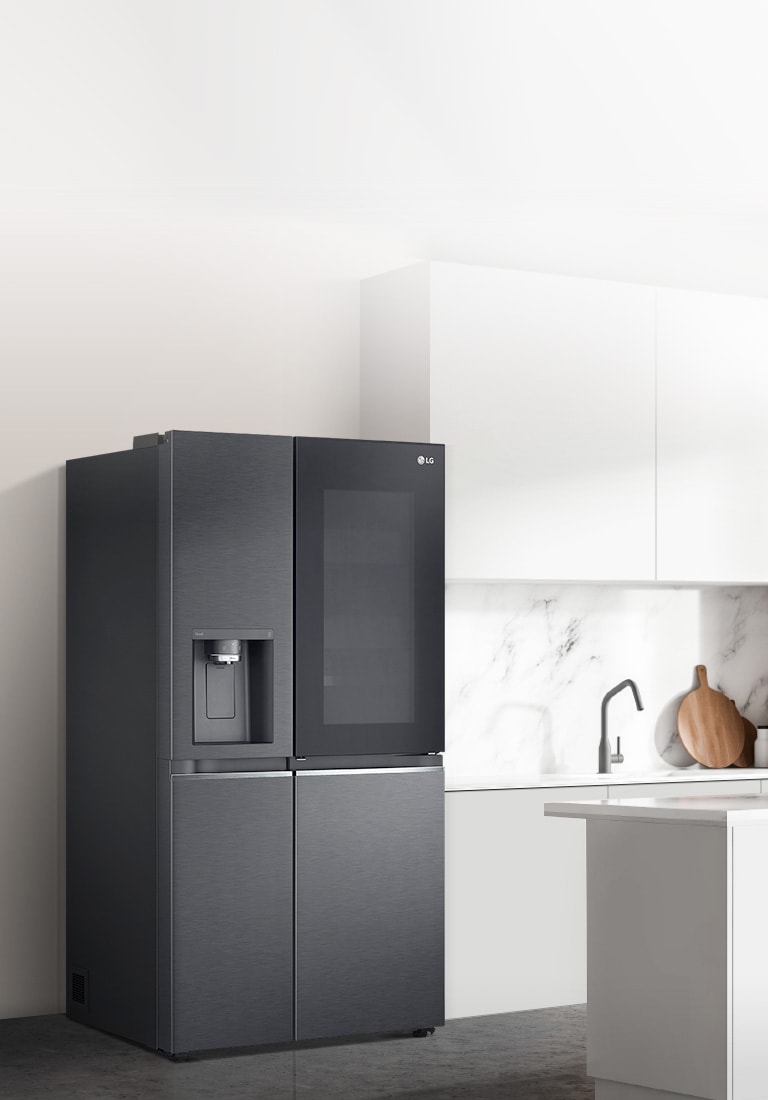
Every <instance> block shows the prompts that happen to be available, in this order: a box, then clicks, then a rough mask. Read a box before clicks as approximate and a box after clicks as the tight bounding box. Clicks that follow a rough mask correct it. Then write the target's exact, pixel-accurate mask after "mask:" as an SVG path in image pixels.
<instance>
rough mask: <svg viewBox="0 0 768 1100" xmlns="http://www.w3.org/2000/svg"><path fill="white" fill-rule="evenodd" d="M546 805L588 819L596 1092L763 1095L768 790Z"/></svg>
mask: <svg viewBox="0 0 768 1100" xmlns="http://www.w3.org/2000/svg"><path fill="white" fill-rule="evenodd" d="M724 792H725V797H717V798H710V799H706V798H704V799H702V798H686V797H682V798H681V797H680V796H679V794H680V792H679V790H677V789H676V790H675V795H674V796H672V797H670V796H669V790H667V797H665V798H661V799H656V800H654V799H652V798H651V799H643V800H642V801H641V802H640V803H638V802H637V801H633V800H632V799H627V800H625V799H619V800H617V801H612V802H610V803H608V804H605V803H603V804H597V805H593V806H583V805H580V804H578V803H577V804H575V805H574V804H573V802H572V801H566V802H564V803H562V802H561V803H560V804H559V805H558V804H557V803H555V804H551V805H549V806H548V807H547V808H546V811H545V812H546V813H547V814H548V815H552V816H554V817H557V818H558V819H564V820H567V821H568V822H569V823H570V822H571V821H572V820H574V819H576V820H579V819H583V818H586V826H587V956H588V963H587V974H588V1000H587V1072H588V1074H589V1075H590V1076H592V1077H594V1078H595V1096H596V1098H598V1100H671V1098H673V1097H676V1098H685V1097H687V1098H689V1100H694V1098H696V1100H766V1097H768V1071H767V1070H766V1067H765V1056H764V1030H765V1019H766V1015H768V956H766V954H765V952H763V951H762V947H761V943H760V933H761V930H762V929H763V928H765V926H766V924H767V923H768V881H766V877H765V875H764V874H763V873H762V870H763V867H764V865H765V861H766V855H768V799H766V797H765V795H756V797H753V798H740V797H737V798H732V797H730V796H731V795H733V794H734V793H735V792H734V791H733V789H732V788H731V786H730V784H721V790H720V791H719V792H718V794H719V795H720V794H722V793H724Z"/></svg>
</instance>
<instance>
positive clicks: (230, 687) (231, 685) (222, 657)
mask: <svg viewBox="0 0 768 1100" xmlns="http://www.w3.org/2000/svg"><path fill="white" fill-rule="evenodd" d="M273 645H274V631H272V630H243V629H241V628H234V629H233V628H230V629H222V628H219V629H205V630H204V629H200V630H194V631H193V632H192V656H193V676H194V697H195V702H194V740H195V742H196V743H197V744H242V743H244V744H249V743H250V744H271V743H272V742H273V741H274V718H273Z"/></svg>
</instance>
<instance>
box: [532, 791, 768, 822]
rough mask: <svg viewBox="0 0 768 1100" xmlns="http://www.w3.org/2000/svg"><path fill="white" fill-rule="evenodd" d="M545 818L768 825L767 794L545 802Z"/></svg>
mask: <svg viewBox="0 0 768 1100" xmlns="http://www.w3.org/2000/svg"><path fill="white" fill-rule="evenodd" d="M544 815H545V817H581V818H592V819H599V820H618V821H636V822H638V821H644V822H672V823H676V824H688V825H719V826H733V825H736V824H739V825H742V824H750V825H768V794H742V795H686V796H685V797H678V798H674V797H670V798H604V799H601V800H596V801H591V802H545V803H544Z"/></svg>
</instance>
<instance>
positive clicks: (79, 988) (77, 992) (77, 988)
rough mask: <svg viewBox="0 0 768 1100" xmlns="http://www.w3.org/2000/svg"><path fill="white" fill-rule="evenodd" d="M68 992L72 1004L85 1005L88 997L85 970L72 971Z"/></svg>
mask: <svg viewBox="0 0 768 1100" xmlns="http://www.w3.org/2000/svg"><path fill="white" fill-rule="evenodd" d="M70 994H71V999H72V1003H73V1004H76V1005H85V1003H86V1000H87V997H88V975H87V974H86V972H85V970H73V971H72V975H71V985H70Z"/></svg>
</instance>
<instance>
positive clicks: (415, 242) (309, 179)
mask: <svg viewBox="0 0 768 1100" xmlns="http://www.w3.org/2000/svg"><path fill="white" fill-rule="evenodd" d="M765 18H766V16H765V12H764V8H763V5H761V4H759V3H751V2H748V0H745V2H741V3H740V2H738V0H737V2H736V3H732V4H730V5H728V7H727V9H726V8H725V6H724V5H722V4H718V3H701V2H700V0H672V2H670V0H643V2H642V3H641V2H637V3H635V2H634V0H629V2H627V3H623V4H618V5H617V4H616V3H615V2H613V0H585V2H583V3H579V4H574V3H572V0H541V2H540V3H536V4H530V3H522V2H520V3H517V2H511V0H480V2H478V0H456V2H453V3H450V4H447V3H445V0H370V2H366V3H364V4H362V3H360V2H359V0H131V2H127V0H67V3H61V2H60V0H4V3H3V5H2V28H3V32H2V36H0V134H2V141H1V142H0V156H1V157H2V165H1V166H0V382H1V383H2V384H1V386H0V459H2V461H0V622H2V636H1V637H2V640H1V641H0V656H1V657H2V659H1V660H0V699H2V704H3V721H2V723H0V882H1V883H2V890H0V973H2V975H3V980H2V982H0V1015H22V1014H26V1013H36V1012H46V1011H54V1010H55V1009H56V1008H57V1007H58V1006H59V1005H60V1003H61V1001H60V997H59V983H58V975H57V969H58V968H59V967H60V965H61V947H62V931H61V930H62V922H61V918H60V911H61V910H60V903H61V882H62V879H61V874H62V866H63V864H62V860H61V851H62V850H61V845H62V834H61V820H62V805H63V790H62V746H63V740H62V712H61V701H62V671H63V666H62V661H63V657H62V648H61V633H62V604H61V599H62V595H61V579H62V560H61V553H60V550H61V533H62V514H61V499H62V498H61V468H62V463H63V462H64V460H65V459H66V458H68V457H73V456H76V455H81V454H87V453H90V452H95V451H99V450H110V449H116V448H121V447H124V446H126V445H128V444H129V442H130V439H131V437H132V436H133V434H134V433H144V432H149V431H155V430H162V429H164V428H171V427H177V428H199V429H220V430H247V431H258V432H277V433H279V432H285V433H294V432H306V433H310V434H311V433H332V434H340V435H346V434H352V435H354V434H356V432H357V426H358V409H357V392H358V380H357V358H358V347H357V342H358V334H357V294H358V286H357V283H358V280H359V279H360V278H363V277H366V276H368V275H371V274H374V273H376V272H378V271H382V270H385V269H386V268H389V267H397V266H401V265H403V264H406V263H408V262H412V261H413V260H417V259H429V258H432V259H444V260H454V261H466V262H475V263H495V264H502V265H508V266H511V267H522V268H530V269H533V270H551V271H562V272H565V273H574V274H586V275H595V276H601V277H606V278H617V279H624V280H628V281H640V282H642V281H647V282H651V283H666V284H669V285H679V286H696V287H703V288H709V289H713V290H730V291H735V292H739V291H743V292H751V293H761V294H768V259H767V257H768V229H767V228H766V226H767V225H768V221H766V219H765V218H764V214H765V202H766V199H765V196H766V195H767V194H768V188H767V187H766V185H767V184H768V145H766V143H765V142H763V141H761V140H760V135H761V133H762V131H763V128H764V127H763V120H762V117H761V113H762V110H763V105H764V103H765V102H766V99H767V98H768V97H767V96H766V92H768V69H766V67H765V66H764V64H763V59H762V54H761V51H762V44H763V42H764V41H765V33H764V32H765V29H766V28H765V26H764V23H765Z"/></svg>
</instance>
